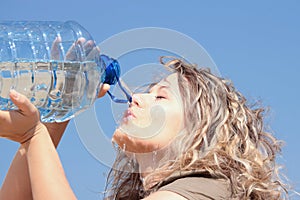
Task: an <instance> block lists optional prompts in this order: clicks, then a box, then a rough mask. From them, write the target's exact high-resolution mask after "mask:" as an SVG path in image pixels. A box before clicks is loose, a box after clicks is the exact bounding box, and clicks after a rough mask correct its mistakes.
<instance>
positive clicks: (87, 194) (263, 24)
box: [0, 0, 300, 200]
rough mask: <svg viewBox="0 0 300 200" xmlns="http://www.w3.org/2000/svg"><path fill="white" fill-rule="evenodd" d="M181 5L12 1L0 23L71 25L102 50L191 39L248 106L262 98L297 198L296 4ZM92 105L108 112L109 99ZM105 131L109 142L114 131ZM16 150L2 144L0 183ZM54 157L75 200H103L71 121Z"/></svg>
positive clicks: (99, 176) (299, 18)
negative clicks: (127, 42)
mask: <svg viewBox="0 0 300 200" xmlns="http://www.w3.org/2000/svg"><path fill="white" fill-rule="evenodd" d="M185 2H186V3H184V1H174V0H173V1H171V0H165V1H159V0H152V1H138V0H131V1H115V0H109V1H108V0H107V1H100V0H85V1H81V2H80V1H61V0H60V1H59V0H52V1H38V0H27V1H21V0H9V1H2V2H1V7H0V20H58V21H66V20H75V21H77V22H79V23H80V24H81V25H83V26H84V27H85V28H86V29H87V30H89V32H90V33H91V34H92V35H93V37H94V39H95V40H96V41H97V42H99V43H100V42H101V41H104V40H105V39H107V38H108V37H110V36H113V35H114V34H117V33H120V32H122V31H126V30H129V29H132V28H142V27H162V28H169V29H173V30H176V31H179V32H181V33H184V34H186V35H188V36H189V37H191V38H193V39H194V40H196V41H197V42H198V43H199V44H201V45H202V46H203V47H204V48H205V49H206V50H207V52H208V53H209V54H210V56H211V57H212V59H213V60H214V62H215V63H216V65H217V66H218V68H219V71H220V72H221V75H222V76H224V77H226V78H229V79H231V80H232V81H233V83H234V84H235V85H236V87H237V88H238V89H239V90H240V91H241V92H242V93H243V94H244V95H245V96H246V97H248V98H249V99H260V100H261V101H262V102H263V104H264V105H266V106H269V107H270V108H271V111H270V116H269V119H268V122H269V124H270V126H271V127H272V129H273V131H274V132H275V134H276V136H277V137H278V138H279V139H282V140H284V141H285V143H286V144H285V147H284V149H283V153H282V157H281V158H280V159H279V160H280V162H281V163H282V164H284V165H286V168H285V171H286V173H287V175H288V177H289V178H290V179H291V181H292V182H293V183H294V184H295V187H296V189H298V191H299V190H300V171H299V168H300V161H299V153H300V145H299V144H298V143H299V140H300V133H299V127H298V125H299V121H300V117H299V113H300V107H299V99H300V89H299V86H300V84H299V78H298V77H299V74H300V59H299V58H300V24H299V22H300V12H299V8H300V2H299V1H297V0H290V1H285V2H284V1H276V0H275V1H271V0H265V1H258V0H254V1H247V2H246V1H197V0H194V1H185ZM187 2H189V3H187ZM155 61H156V60H155ZM97 104H103V105H107V104H108V105H109V104H110V101H109V98H107V97H105V98H103V99H100V100H98V101H97ZM106 112H110V111H109V110H106ZM99 120H106V119H105V118H104V119H102V118H99ZM105 124H107V126H106V127H105V131H107V132H109V133H107V135H110V134H111V132H112V131H113V129H114V127H115V124H114V123H112V122H108V121H107V122H106V121H105ZM86 130H87V132H88V131H93V130H89V127H86ZM17 147H18V145H17V144H16V143H13V142H10V141H7V140H4V139H1V140H0V181H1V182H2V180H3V178H4V176H5V174H6V172H7V170H8V167H9V164H10V162H11V160H12V158H13V155H14V152H15V151H16V149H17ZM99 148H101V145H99ZM58 151H59V154H60V156H61V160H62V162H63V165H64V168H65V171H66V174H67V177H68V179H69V181H70V183H71V185H72V187H73V189H74V191H75V193H76V195H77V196H78V198H79V199H89V200H94V199H101V196H100V195H99V192H101V191H102V190H103V187H104V184H105V174H106V173H107V170H108V168H107V167H105V166H104V165H103V164H102V163H101V162H100V161H98V160H97V159H95V158H94V157H93V156H92V155H91V154H90V153H89V152H88V151H87V150H86V148H85V146H84V145H83V144H82V142H81V141H80V139H79V136H78V134H77V131H76V128H75V123H74V121H73V120H72V122H71V123H70V125H69V127H68V129H67V131H66V133H65V135H64V138H63V140H62V142H61V144H60V146H59V149H58ZM103 151H105V149H103ZM294 199H299V198H296V197H295V198H294Z"/></svg>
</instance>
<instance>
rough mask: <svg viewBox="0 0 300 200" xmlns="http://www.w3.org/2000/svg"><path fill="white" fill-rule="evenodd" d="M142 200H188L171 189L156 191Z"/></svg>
mask: <svg viewBox="0 0 300 200" xmlns="http://www.w3.org/2000/svg"><path fill="white" fill-rule="evenodd" d="M143 200H188V199H187V198H185V197H183V196H181V195H180V194H177V193H175V192H171V191H157V192H154V193H152V194H151V195H149V196H148V197H146V198H145V199H143Z"/></svg>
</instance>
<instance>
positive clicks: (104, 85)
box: [98, 83, 110, 98]
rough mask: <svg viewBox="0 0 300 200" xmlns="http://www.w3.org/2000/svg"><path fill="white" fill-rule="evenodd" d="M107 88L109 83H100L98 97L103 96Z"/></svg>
mask: <svg viewBox="0 0 300 200" xmlns="http://www.w3.org/2000/svg"><path fill="white" fill-rule="evenodd" d="M109 88H110V85H109V84H106V83H104V84H102V86H101V88H100V92H99V94H98V98H100V97H103V96H104V95H105V94H106V92H107V91H108V90H109Z"/></svg>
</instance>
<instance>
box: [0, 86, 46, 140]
mask: <svg viewBox="0 0 300 200" xmlns="http://www.w3.org/2000/svg"><path fill="white" fill-rule="evenodd" d="M9 96H10V98H11V100H12V102H13V103H14V104H15V105H16V106H17V107H18V108H19V110H11V111H0V137H4V138H7V139H10V140H13V141H15V142H19V143H21V144H22V143H24V142H26V141H28V140H30V139H31V138H32V137H33V136H34V135H35V134H37V133H38V131H39V129H41V128H43V124H42V123H41V122H40V114H39V111H38V110H37V108H36V107H35V106H34V105H33V104H32V103H31V102H30V101H29V99H28V98H26V97H25V96H24V95H22V94H20V93H17V92H16V91H14V90H11V91H10V94H9Z"/></svg>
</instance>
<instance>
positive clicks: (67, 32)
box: [0, 21, 131, 122]
mask: <svg viewBox="0 0 300 200" xmlns="http://www.w3.org/2000/svg"><path fill="white" fill-rule="evenodd" d="M119 76H120V67H119V63H118V62H117V60H115V59H112V58H109V57H108V56H106V55H100V52H99V49H98V47H97V46H96V44H95V41H94V40H93V38H92V37H91V35H90V34H89V33H88V32H87V31H86V30H85V29H84V28H83V27H82V26H80V25H79V24H78V23H76V22H74V21H67V22H57V21H4V22H0V109H1V110H14V109H17V107H16V106H15V105H14V104H13V103H12V102H11V100H10V99H9V91H10V89H15V90H16V91H18V92H20V93H22V94H24V95H25V96H27V97H28V98H29V99H30V100H31V102H32V103H33V104H34V105H35V106H36V107H37V108H38V109H39V111H40V114H41V120H42V121H43V122H62V121H65V120H68V119H70V118H72V117H74V116H75V115H77V114H78V113H80V112H82V111H84V110H86V109H87V108H89V107H90V106H91V105H92V104H93V103H94V102H95V100H96V98H97V96H98V92H99V88H100V85H101V84H102V83H108V84H110V85H113V84H115V83H117V82H119ZM119 84H121V83H120V82H119ZM121 88H122V87H121ZM124 92H125V93H126V91H125V90H124ZM109 95H110V96H111V97H112V100H114V101H116V102H119V103H126V102H127V101H130V100H131V96H130V95H129V94H128V93H126V96H127V99H126V100H118V99H116V98H115V97H114V96H113V95H112V94H111V93H110V92H109Z"/></svg>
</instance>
